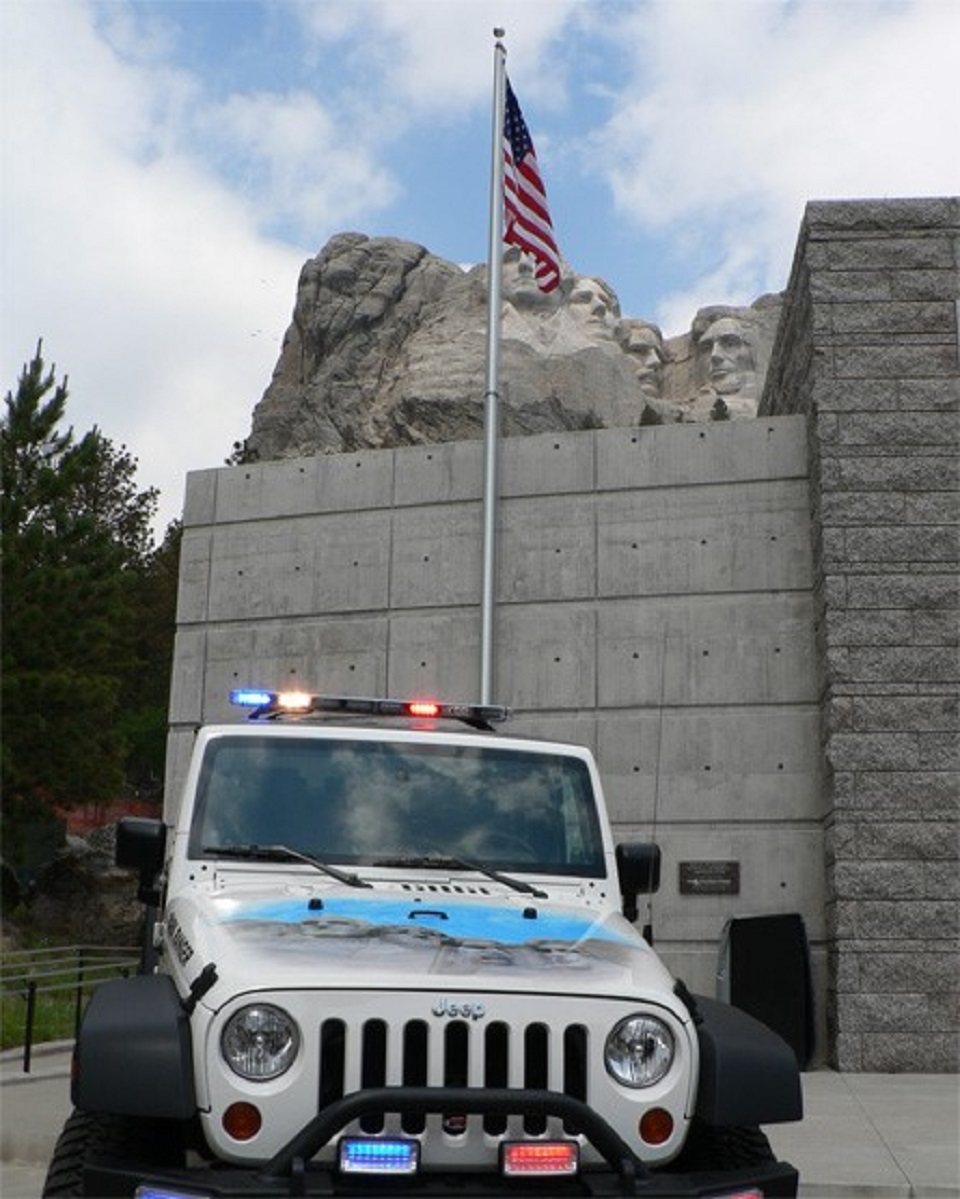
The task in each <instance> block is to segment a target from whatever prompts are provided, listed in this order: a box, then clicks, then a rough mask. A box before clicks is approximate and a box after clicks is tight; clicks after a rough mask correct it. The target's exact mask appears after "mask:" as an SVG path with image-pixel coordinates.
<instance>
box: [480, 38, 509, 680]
mask: <svg viewBox="0 0 960 1199" xmlns="http://www.w3.org/2000/svg"><path fill="white" fill-rule="evenodd" d="M493 35H494V37H495V38H496V39H497V41H496V43H495V45H494V50H493V138H492V149H491V172H490V236H489V243H488V248H487V373H486V386H485V391H484V438H483V577H482V582H481V600H480V702H481V703H482V704H488V703H490V702H491V700H492V691H493V662H494V644H493V635H494V607H495V604H496V574H497V569H496V568H497V498H498V497H497V490H498V483H497V446H498V441H499V430H500V308H501V291H502V286H501V285H502V272H503V250H502V239H503V123H504V115H505V107H506V99H505V96H506V88H505V81H506V59H507V51H506V48H505V47H504V45H503V42H502V41H501V40H500V39H501V38H502V37H503V36H504V30H503V29H494V31H493Z"/></svg>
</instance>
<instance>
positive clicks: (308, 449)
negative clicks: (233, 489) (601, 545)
mask: <svg viewBox="0 0 960 1199" xmlns="http://www.w3.org/2000/svg"><path fill="white" fill-rule="evenodd" d="M486 280H487V269H486V266H485V265H481V266H475V267H473V268H472V269H469V270H464V269H463V268H462V267H460V266H458V265H456V264H455V263H452V262H448V261H446V260H445V259H443V258H440V257H438V256H436V255H434V254H431V253H430V252H429V251H428V250H427V249H425V248H424V247H423V246H420V245H416V244H414V243H412V242H408V241H401V240H399V239H396V238H387V237H377V238H374V237H367V236H365V235H363V234H359V233H342V234H338V235H337V236H335V237H333V238H331V240H330V241H329V242H328V243H327V245H326V246H325V247H324V248H323V250H321V252H320V253H319V254H318V255H317V256H316V257H315V258H312V259H310V260H309V261H308V262H307V263H305V264H304V266H303V269H302V271H301V273H300V280H299V284H298V287H297V297H296V304H295V307H294V312H293V320H292V323H291V325H290V327H289V329H288V330H287V333H286V335H285V337H284V341H283V347H282V349H281V353H280V358H279V361H278V363H277V366H276V368H275V370H274V373H273V377H272V379H271V381H270V384H269V386H268V387H267V389H266V391H265V393H264V395H263V398H262V399H261V401H260V402H259V404H257V406H256V408H255V409H254V412H253V421H252V429H251V432H250V435H249V437H248V438H247V440H246V442H245V443H243V445H242V455H243V457H244V458H245V459H247V460H250V459H259V460H269V459H276V458H291V457H303V456H312V455H316V454H321V453H338V452H347V451H353V450H357V449H375V448H387V447H391V446H400V445H417V444H425V443H437V442H444V441H460V440H466V439H471V438H478V437H481V436H482V434H483V420H484V398H483V396H484V386H485V382H484V380H485V354H486V303H487V295H486ZM779 315H780V297H779V296H764V297H761V298H760V299H759V300H757V301H756V302H755V303H753V304H752V305H750V306H749V307H746V308H731V307H723V306H714V307H710V308H702V309H700V311H699V312H697V314H696V315H695V317H694V319H693V321H692V323H691V327H690V330H689V332H688V333H684V334H681V335H679V336H676V337H670V338H664V337H663V335H662V333H661V331H660V330H659V329H658V328H657V326H656V325H654V324H652V323H651V322H649V321H645V320H640V319H633V318H629V317H624V316H622V314H621V312H620V304H619V301H618V299H617V296H616V294H615V293H614V292H613V290H612V289H611V288H610V287H609V286H608V285H607V284H606V283H605V282H604V280H602V279H599V278H594V277H591V276H586V275H579V274H577V273H575V272H573V271H572V270H570V269H569V268H566V269H565V273H564V277H563V280H562V284H561V286H560V288H558V289H557V290H556V291H554V292H552V293H550V294H549V295H544V294H543V293H542V292H541V291H540V290H539V288H538V287H537V285H536V282H535V280H534V278H533V274H532V270H531V266H530V263H529V261H528V260H527V259H526V258H524V257H523V256H521V255H519V254H518V253H517V252H516V251H515V250H508V251H507V252H506V254H505V256H504V267H503V316H502V335H501V363H500V365H501V369H500V394H501V414H502V432H503V433H504V434H505V435H507V436H510V435H516V434H525V433H543V432H549V431H561V430H576V429H591V428H605V427H622V426H636V425H644V424H663V423H669V422H674V421H703V420H717V419H738V418H745V417H750V416H753V415H754V414H755V413H756V409H757V401H758V399H759V395H760V391H761V389H762V386H763V378H764V374H765V371H766V366H767V362H768V359H769V354H770V349H771V346H772V344H773V337H774V333H775V330H776V326H777V321H778V319H779Z"/></svg>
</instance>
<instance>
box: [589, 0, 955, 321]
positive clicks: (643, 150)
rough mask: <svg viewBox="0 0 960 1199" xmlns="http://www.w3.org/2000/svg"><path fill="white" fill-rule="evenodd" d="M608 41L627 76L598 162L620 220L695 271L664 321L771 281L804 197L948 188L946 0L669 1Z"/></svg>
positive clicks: (951, 122) (781, 266) (950, 61)
mask: <svg viewBox="0 0 960 1199" xmlns="http://www.w3.org/2000/svg"><path fill="white" fill-rule="evenodd" d="M620 32H621V36H622V37H623V38H624V39H625V41H626V42H627V44H630V45H632V47H633V51H632V53H633V56H634V60H635V74H634V82H633V84H632V85H631V86H630V88H629V89H628V90H626V91H624V92H623V93H622V94H621V96H620V97H619V100H618V102H617V105H616V110H615V111H614V113H613V115H612V117H611V119H610V121H609V123H608V125H607V127H606V130H605V131H604V134H603V136H602V138H601V139H600V152H599V153H598V155H597V157H596V167H597V169H598V170H604V164H607V166H606V172H607V179H608V181H609V184H610V186H611V187H612V189H613V192H614V195H615V199H616V203H617V207H618V210H619V211H620V212H621V213H622V215H623V217H624V219H625V220H628V221H632V222H635V223H636V224H637V225H638V226H639V227H642V228H645V229H647V230H648V231H654V232H657V233H659V234H660V235H661V236H666V237H669V236H671V235H676V236H684V235H685V237H686V241H685V243H684V242H681V243H679V244H678V245H677V246H676V247H675V248H676V249H677V251H678V252H679V253H680V254H681V255H683V256H685V257H686V258H687V259H688V260H689V261H690V262H691V263H692V264H694V266H695V264H696V261H697V260H698V259H699V260H700V262H701V264H702V265H701V268H700V278H699V279H698V280H697V281H696V282H695V283H693V284H691V285H690V286H688V287H686V288H684V290H683V294H682V295H677V296H672V297H669V296H668V297H665V298H664V300H663V302H662V306H661V307H662V311H661V313H660V316H661V319H663V320H664V323H666V324H669V322H670V321H672V320H675V319H676V315H677V313H678V311H679V309H680V306H681V305H682V304H688V305H689V304H691V303H692V305H693V307H692V308H689V309H688V311H689V312H690V314H691V315H692V312H693V310H694V309H695V308H696V307H697V306H698V304H703V303H717V302H723V301H725V300H731V301H733V302H740V303H744V302H748V301H749V299H751V298H753V297H754V296H756V295H757V294H759V293H760V292H761V291H765V290H771V289H777V288H779V287H782V286H783V285H784V284H785V283H786V276H787V271H788V269H789V263H790V257H791V255H792V251H793V246H794V244H795V240H796V234H797V229H798V226H799V221H800V218H801V216H802V211H803V206H804V204H805V202H806V201H807V200H810V199H831V198H856V197H859V198H867V197H875V196H884V195H887V196H889V195H904V196H915V195H931V194H954V193H956V192H957V190H958V189H960V157H958V155H957V154H956V153H955V152H954V150H953V147H952V145H950V144H948V142H947V141H945V139H944V136H943V131H944V129H946V128H949V129H954V130H955V129H956V128H957V126H958V117H960V92H958V90H957V86H956V48H957V46H958V45H960V5H957V4H955V3H954V2H953V0H902V2H898V3H889V2H884V0H864V2H861V3H844V2H838V3H834V4H823V3H816V2H812V0H797V2H795V3H791V4H786V3H783V4H780V3H777V4H773V3H770V4H759V3H741V4H723V5H719V4H716V3H712V2H711V3H704V2H702V0H672V2H670V3H654V4H652V5H649V6H644V7H643V8H639V9H637V10H635V12H634V14H633V15H632V17H631V19H630V21H629V22H626V23H625V24H624V26H623V28H622V29H621V31H620ZM611 164H612V165H611ZM681 230H683V231H685V234H681V232H680V231H681ZM691 231H692V232H691ZM665 314H668V315H665ZM688 319H689V318H688Z"/></svg>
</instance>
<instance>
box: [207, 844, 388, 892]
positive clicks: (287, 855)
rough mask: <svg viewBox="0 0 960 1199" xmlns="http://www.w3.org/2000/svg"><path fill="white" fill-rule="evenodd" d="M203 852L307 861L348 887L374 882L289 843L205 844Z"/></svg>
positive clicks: (265, 860) (235, 856) (255, 859)
mask: <svg viewBox="0 0 960 1199" xmlns="http://www.w3.org/2000/svg"><path fill="white" fill-rule="evenodd" d="M203 853H204V854H205V855H206V854H210V855H219V856H220V857H222V858H247V859H249V860H250V861H257V862H285V861H286V862H305V863H306V864H307V865H308V866H314V867H316V869H317V870H320V871H322V872H323V873H324V874H329V875H330V877H331V878H335V879H336V880H337V881H338V882H341V883H345V884H346V885H347V886H348V887H372V886H373V883H368V882H366V881H365V880H364V879H362V878H361V877H360V876H359V875H358V874H351V873H350V872H349V871H348V870H340V869H339V868H338V867H336V866H331V865H330V863H329V862H324V861H322V860H321V859H320V858H315V857H314V856H313V854H310V853H304V852H303V850H302V849H293V848H291V846H289V845H205V846H204V847H203Z"/></svg>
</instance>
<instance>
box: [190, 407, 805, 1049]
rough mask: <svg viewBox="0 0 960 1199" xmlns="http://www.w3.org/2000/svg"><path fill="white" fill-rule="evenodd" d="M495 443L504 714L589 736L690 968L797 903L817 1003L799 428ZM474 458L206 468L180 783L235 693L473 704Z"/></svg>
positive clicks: (477, 547) (195, 481)
mask: <svg viewBox="0 0 960 1199" xmlns="http://www.w3.org/2000/svg"><path fill="white" fill-rule="evenodd" d="M501 448H502V456H501V483H502V487H501V491H502V497H503V498H502V503H501V508H500V562H499V580H498V608H497V636H496V641H497V652H496V660H495V687H494V694H495V698H497V699H498V700H499V701H501V702H503V703H506V704H509V705H510V706H511V707H513V708H514V709H516V711H517V716H516V719H515V720H514V721H513V722H512V724H511V728H514V729H516V730H517V731H521V732H533V733H539V734H546V735H551V736H559V737H562V738H568V739H572V740H576V741H579V742H583V743H586V744H588V745H590V746H591V747H592V748H593V749H594V751H595V752H596V754H597V756H598V759H599V763H600V767H601V771H602V773H603V776H604V780H605V786H606V790H607V798H608V803H609V807H610V811H611V816H612V819H613V820H614V822H615V825H616V827H617V831H618V833H619V834H620V835H621V836H622V837H624V838H627V837H638V836H639V837H645V838H646V837H652V836H654V835H655V836H656V839H657V840H658V841H659V842H660V844H661V846H662V848H663V854H664V872H663V877H664V881H663V886H662V889H661V892H660V894H659V895H658V896H657V897H656V898H655V899H654V901H653V908H652V920H653V926H654V932H655V936H656V938H657V942H658V947H659V948H660V950H661V952H662V953H663V955H664V957H665V958H666V960H667V961H668V962H669V964H670V965H671V966H672V967H673V968H674V969H675V970H676V971H677V973H679V974H680V975H681V976H682V977H683V978H684V979H685V980H686V981H687V982H688V984H689V985H690V986H691V987H694V988H697V989H701V990H705V991H706V992H707V993H711V994H712V993H713V991H714V979H715V972H716V965H717V950H718V942H719V938H720V934H721V931H722V928H723V925H724V922H725V921H726V919H727V918H728V917H730V916H731V915H738V914H756V913H769V912H785V911H800V912H801V913H802V914H803V916H804V918H805V921H806V924H807V929H808V933H809V936H810V937H811V940H812V943H813V951H814V961H815V965H816V970H817V979H818V987H819V991H820V994H821V997H822V995H823V991H824V986H825V974H824V961H823V951H822V946H823V943H824V935H825V929H824V923H823V913H824V893H823V860H824V859H823V833H822V825H823V820H824V817H825V812H824V810H823V806H822V799H821V786H820V779H819V775H818V772H819V755H818V746H819V711H818V706H817V698H818V684H817V665H816V646H815V638H814V620H813V613H814V596H813V592H812V578H813V575H812V559H811V538H810V522H809V501H808V488H807V479H806V471H807V465H806V433H805V421H804V419H803V418H802V417H785V418H782V417H777V418H773V419H770V420H762V421H761V420H758V421H751V422H744V423H738V424H730V423H719V424H708V425H683V426H672V427H661V428H644V429H624V430H602V431H596V432H585V433H576V434H564V435H556V436H555V435H544V436H537V437H524V438H512V439H508V440H507V441H506V442H504V443H503V445H502V447H501ZM482 467H483V463H482V445H481V444H480V443H479V442H463V443H455V444H448V445H440V446H430V447H422V448H411V449H400V450H383V451H374V452H364V453H358V454H343V455H334V456H325V457H318V458H310V459H298V460H287V461H282V462H269V463H262V464H257V465H252V466H242V467H230V468H223V469H219V470H209V471H202V472H198V473H196V474H193V475H191V476H190V478H189V481H188V491H187V502H186V507H185V516H184V523H185V532H184V540H183V557H182V567H181V593H180V605H179V631H178V635H177V650H176V668H175V675H174V689H173V697H172V721H173V726H174V736H173V739H172V742H171V746H172V749H171V753H172V757H171V767H170V771H169V776H170V780H171V784H172V786H173V787H175V786H176V782H177V780H179V779H180V778H182V774H183V768H184V764H185V760H186V754H187V752H188V751H189V742H190V737H191V733H190V730H191V729H192V728H193V727H195V726H196V724H198V723H200V722H202V721H209V720H216V719H221V718H230V719H236V713H235V711H234V712H231V710H230V709H229V708H228V706H227V703H226V697H227V694H228V692H229V690H230V688H231V687H234V686H238V685H242V684H258V685H265V686H271V687H278V686H281V685H284V684H288V683H294V682H296V683H301V684H303V685H305V686H309V687H310V688H312V689H316V690H323V691H329V692H334V693H347V694H353V695H411V694H423V693H429V694H438V695H442V696H444V697H448V698H451V699H470V698H475V697H476V696H477V694H478V690H479V672H480V648H479V630H480V619H479V596H480V582H481V580H480V569H481V566H480V564H481V486H482V474H483V470H482ZM704 861H707V862H711V861H722V862H735V863H738V864H739V869H740V890H739V894H737V895H726V896H718V895H704V894H681V890H680V864H681V863H683V862H694V863H699V862H704ZM819 1010H820V1011H821V1012H822V1011H823V1004H822V1002H821V1004H820V1007H819ZM821 1044H822V1041H821Z"/></svg>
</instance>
